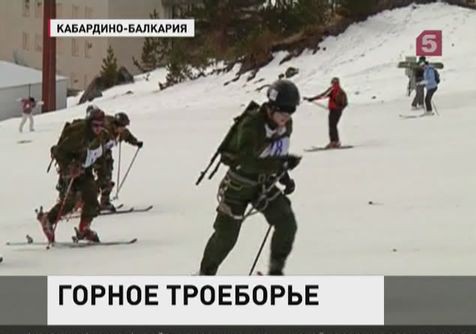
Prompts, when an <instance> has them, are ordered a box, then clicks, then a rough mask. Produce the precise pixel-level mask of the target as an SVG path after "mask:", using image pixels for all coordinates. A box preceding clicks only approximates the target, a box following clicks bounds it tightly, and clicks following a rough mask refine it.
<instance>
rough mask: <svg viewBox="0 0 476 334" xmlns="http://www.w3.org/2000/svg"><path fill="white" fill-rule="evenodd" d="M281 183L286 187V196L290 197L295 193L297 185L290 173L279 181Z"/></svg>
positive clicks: (284, 191)
mask: <svg viewBox="0 0 476 334" xmlns="http://www.w3.org/2000/svg"><path fill="white" fill-rule="evenodd" d="M279 183H281V184H282V185H283V186H284V187H285V188H284V190H283V193H284V194H285V195H290V194H292V193H293V192H294V190H296V183H295V182H294V180H293V179H291V177H290V176H289V174H288V173H285V174H284V176H283V177H282V178H281V179H280V180H279Z"/></svg>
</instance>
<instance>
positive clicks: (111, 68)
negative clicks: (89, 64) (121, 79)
mask: <svg viewBox="0 0 476 334" xmlns="http://www.w3.org/2000/svg"><path fill="white" fill-rule="evenodd" d="M118 74H119V73H118V65H117V58H116V56H115V55H114V50H113V49H112V47H111V46H110V45H109V48H108V49H107V56H106V58H104V59H103V60H102V66H101V78H102V82H103V83H104V86H105V87H104V88H109V87H112V86H114V85H115V84H116V83H117V78H118Z"/></svg>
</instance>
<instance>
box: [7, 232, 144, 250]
mask: <svg viewBox="0 0 476 334" xmlns="http://www.w3.org/2000/svg"><path fill="white" fill-rule="evenodd" d="M26 238H27V240H26V241H16V242H11V241H8V242H7V243H6V245H7V246H44V247H46V248H47V249H49V248H55V247H56V248H61V247H65V248H84V247H93V246H116V245H130V244H134V243H136V242H137V241H138V239H137V238H133V239H130V240H113V241H101V242H88V241H84V242H81V241H77V242H75V241H58V242H55V243H49V242H47V241H34V240H33V238H32V237H30V236H29V235H27V236H26Z"/></svg>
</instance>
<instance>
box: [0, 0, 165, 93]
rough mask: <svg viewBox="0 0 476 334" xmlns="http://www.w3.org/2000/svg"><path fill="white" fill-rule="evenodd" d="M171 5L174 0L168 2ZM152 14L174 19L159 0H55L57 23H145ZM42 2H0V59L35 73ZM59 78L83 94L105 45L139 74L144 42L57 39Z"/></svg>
mask: <svg viewBox="0 0 476 334" xmlns="http://www.w3.org/2000/svg"><path fill="white" fill-rule="evenodd" d="M169 2H171V3H172V4H173V3H174V1H169ZM154 9H155V10H156V11H157V12H158V14H159V17H161V18H169V17H171V16H172V8H171V7H170V6H169V5H167V6H164V5H163V3H162V0H134V1H131V0H56V16H57V18H61V19H147V18H149V14H150V13H151V12H153V10H154ZM42 26H43V0H0V46H1V47H0V60H6V61H10V62H14V63H16V64H19V65H23V66H28V67H32V68H36V69H41V67H42V44H43V34H42V32H43V30H42ZM56 41H57V50H56V54H57V74H59V75H62V76H65V77H68V78H69V81H68V88H71V89H84V88H86V87H87V85H88V84H89V83H90V82H91V80H92V79H93V78H94V77H95V76H96V75H98V74H99V72H100V69H101V64H102V60H103V59H104V58H105V56H106V51H107V49H108V47H109V46H111V47H112V48H113V50H114V53H115V55H116V57H117V60H118V63H119V65H122V66H125V67H126V68H127V69H128V70H129V71H130V72H131V73H137V72H138V69H137V68H136V67H135V66H134V65H133V61H132V57H136V58H138V59H140V55H141V52H142V45H143V42H144V39H143V38H105V37H102V38H101V37H93V38H57V40H56Z"/></svg>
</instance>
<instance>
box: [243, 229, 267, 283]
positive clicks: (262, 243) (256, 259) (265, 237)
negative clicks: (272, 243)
mask: <svg viewBox="0 0 476 334" xmlns="http://www.w3.org/2000/svg"><path fill="white" fill-rule="evenodd" d="M271 227H272V226H271V225H269V227H268V230H267V231H266V234H265V235H264V238H263V242H261V246H260V248H259V250H258V254H256V257H255V260H254V262H253V265H252V266H251V269H250V272H249V274H248V276H251V275H253V271H254V270H255V267H256V264H257V263H258V259H259V258H260V256H261V252H262V251H263V248H264V245H265V244H266V241H267V240H268V236H269V233H270V232H271Z"/></svg>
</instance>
